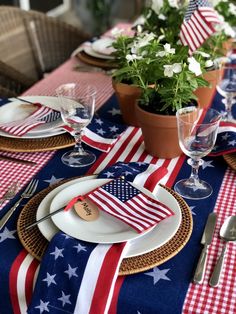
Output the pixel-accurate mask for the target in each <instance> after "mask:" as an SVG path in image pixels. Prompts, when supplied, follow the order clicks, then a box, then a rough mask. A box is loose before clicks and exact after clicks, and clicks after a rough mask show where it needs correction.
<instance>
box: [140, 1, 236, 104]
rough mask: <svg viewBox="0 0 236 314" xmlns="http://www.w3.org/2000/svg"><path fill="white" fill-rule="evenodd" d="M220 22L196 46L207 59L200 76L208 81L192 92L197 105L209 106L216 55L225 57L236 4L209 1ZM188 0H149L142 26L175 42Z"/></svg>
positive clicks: (217, 74) (219, 74)
mask: <svg viewBox="0 0 236 314" xmlns="http://www.w3.org/2000/svg"><path fill="white" fill-rule="evenodd" d="M212 2H213V5H214V7H215V9H216V10H217V11H218V13H219V15H220V17H221V20H222V23H221V24H219V25H216V26H215V27H216V28H217V32H216V33H214V34H213V35H212V36H211V37H209V38H208V39H207V40H206V41H205V43H204V44H203V46H202V47H201V48H200V49H199V50H200V51H201V52H202V54H203V55H205V56H207V58H210V59H211V60H208V61H207V67H206V71H205V73H204V78H205V79H206V80H207V81H208V82H209V86H208V87H204V88H198V89H197V90H196V92H195V95H196V96H197V97H198V101H199V105H200V106H201V107H205V106H209V105H210V104H211V101H212V98H213V96H214V94H215V87H216V84H217V82H218V81H219V80H220V79H221V77H222V70H221V69H220V67H219V58H222V57H224V56H226V54H227V52H228V50H229V49H230V46H231V44H232V38H234V37H235V31H234V30H233V28H232V26H235V25H236V5H235V4H233V1H232V0H227V1H225V0H213V1H212ZM188 3H189V1H185V0H152V1H151V4H150V6H149V7H146V8H145V10H144V18H143V29H144V30H149V31H153V32H154V33H155V34H156V35H157V36H162V42H165V41H167V42H169V43H171V44H173V43H176V42H178V40H179V29H180V27H181V24H182V22H183V19H184V15H185V12H186V10H187V6H188Z"/></svg>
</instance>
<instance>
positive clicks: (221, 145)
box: [209, 121, 236, 156]
mask: <svg viewBox="0 0 236 314" xmlns="http://www.w3.org/2000/svg"><path fill="white" fill-rule="evenodd" d="M234 152H236V123H234V122H223V121H222V122H220V126H219V129H218V134H217V139H216V144H215V146H214V148H213V150H212V151H211V153H210V154H209V155H211V156H220V155H224V154H229V153H234Z"/></svg>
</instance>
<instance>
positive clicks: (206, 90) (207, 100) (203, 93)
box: [194, 70, 223, 108]
mask: <svg viewBox="0 0 236 314" xmlns="http://www.w3.org/2000/svg"><path fill="white" fill-rule="evenodd" d="M222 76H223V71H222V70H213V71H208V72H206V73H204V74H203V77H204V79H205V80H206V81H208V82H209V83H210V86H209V87H199V88H198V89H196V90H195V92H194V94H195V95H196V96H197V98H198V104H199V107H200V108H206V107H209V106H210V104H211V102H212V99H213V97H214V95H215V89H216V85H217V83H218V82H219V81H220V80H221V78H222Z"/></svg>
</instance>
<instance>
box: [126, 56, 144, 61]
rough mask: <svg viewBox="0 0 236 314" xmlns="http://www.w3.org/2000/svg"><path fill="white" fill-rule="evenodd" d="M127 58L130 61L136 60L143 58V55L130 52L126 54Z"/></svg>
mask: <svg viewBox="0 0 236 314" xmlns="http://www.w3.org/2000/svg"><path fill="white" fill-rule="evenodd" d="M125 58H126V60H127V61H128V62H130V61H134V60H140V59H142V58H143V57H142V56H137V55H136V54H128V55H126V57H125Z"/></svg>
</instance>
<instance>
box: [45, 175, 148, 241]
mask: <svg viewBox="0 0 236 314" xmlns="http://www.w3.org/2000/svg"><path fill="white" fill-rule="evenodd" d="M109 181H111V180H110V179H91V180H87V181H86V184H85V182H83V181H81V182H77V183H75V184H73V185H70V186H68V187H67V188H65V189H63V190H62V191H61V192H59V193H58V194H57V195H56V196H55V197H54V198H53V200H52V202H51V205H50V213H52V212H54V211H55V210H57V209H59V208H61V207H63V206H66V205H67V204H68V203H69V201H70V200H71V199H72V198H74V197H75V196H78V195H85V194H87V193H88V192H90V191H92V190H94V189H95V188H97V187H99V186H101V185H103V184H105V183H107V182H109ZM143 190H145V193H147V194H149V195H150V196H152V194H151V193H150V192H149V191H147V190H146V189H143ZM52 221H53V223H54V224H55V225H56V226H57V228H58V229H60V230H61V231H63V232H65V233H66V234H68V235H70V236H72V237H74V238H76V239H78V240H83V241H87V242H94V243H106V244H107V243H119V242H124V241H129V240H132V239H136V238H138V237H141V236H143V234H144V233H142V234H140V233H138V232H137V231H135V230H134V229H133V228H131V227H130V226H129V225H128V224H126V223H124V222H123V221H121V220H119V219H117V218H116V217H113V216H112V215H109V214H108V213H106V212H104V211H102V210H100V211H99V216H98V218H97V219H96V220H93V221H86V220H84V219H82V218H80V217H79V216H78V215H77V213H76V211H75V210H74V209H71V210H68V211H61V212H59V213H58V214H57V215H54V216H52ZM146 232H150V229H149V230H147V231H145V233H146Z"/></svg>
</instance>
